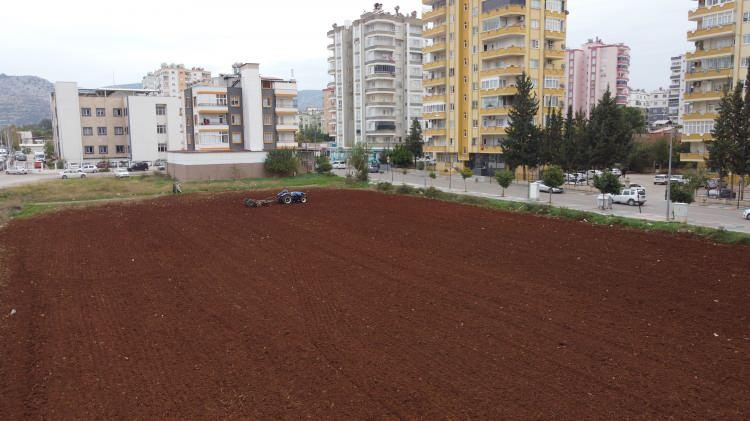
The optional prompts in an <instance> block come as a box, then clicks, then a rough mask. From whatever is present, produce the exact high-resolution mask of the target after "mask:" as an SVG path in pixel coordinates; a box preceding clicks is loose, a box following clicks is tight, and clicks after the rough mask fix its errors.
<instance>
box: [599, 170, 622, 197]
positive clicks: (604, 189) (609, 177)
mask: <svg viewBox="0 0 750 421" xmlns="http://www.w3.org/2000/svg"><path fill="white" fill-rule="evenodd" d="M594 187H596V189H597V190H599V191H600V192H601V193H602V194H620V192H621V191H622V184H621V183H620V178H619V177H617V176H616V175H614V174H612V173H611V172H605V173H604V174H602V175H601V176H594Z"/></svg>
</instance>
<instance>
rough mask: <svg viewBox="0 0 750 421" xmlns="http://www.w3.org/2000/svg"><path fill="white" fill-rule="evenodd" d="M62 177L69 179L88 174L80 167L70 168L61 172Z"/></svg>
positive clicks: (84, 176) (83, 176)
mask: <svg viewBox="0 0 750 421" xmlns="http://www.w3.org/2000/svg"><path fill="white" fill-rule="evenodd" d="M60 178H62V179H63V180H67V179H68V178H86V174H84V173H83V171H81V170H80V169H73V168H69V169H67V170H64V171H61V172H60Z"/></svg>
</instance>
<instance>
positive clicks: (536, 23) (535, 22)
mask: <svg viewBox="0 0 750 421" xmlns="http://www.w3.org/2000/svg"><path fill="white" fill-rule="evenodd" d="M531 29H539V21H538V20H537V19H532V20H531Z"/></svg>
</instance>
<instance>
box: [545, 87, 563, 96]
mask: <svg viewBox="0 0 750 421" xmlns="http://www.w3.org/2000/svg"><path fill="white" fill-rule="evenodd" d="M543 92H544V94H543V95H553V96H564V95H565V88H544V89H543Z"/></svg>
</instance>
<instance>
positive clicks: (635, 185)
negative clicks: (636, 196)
mask: <svg viewBox="0 0 750 421" xmlns="http://www.w3.org/2000/svg"><path fill="white" fill-rule="evenodd" d="M628 188H629V189H639V190H643V191H644V192H645V191H646V189H645V187H643V186H642V185H640V184H638V183H633V184H631V185H629V186H628Z"/></svg>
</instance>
